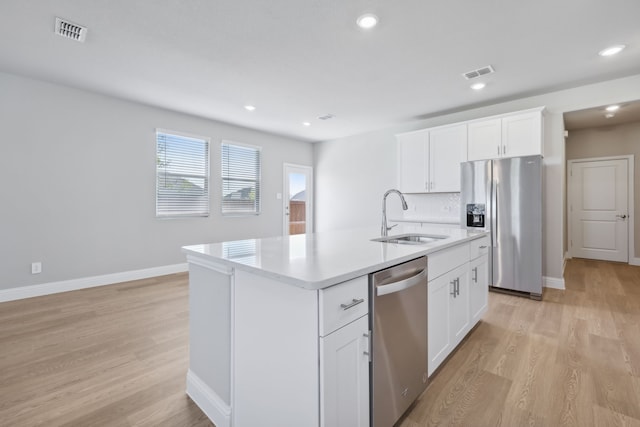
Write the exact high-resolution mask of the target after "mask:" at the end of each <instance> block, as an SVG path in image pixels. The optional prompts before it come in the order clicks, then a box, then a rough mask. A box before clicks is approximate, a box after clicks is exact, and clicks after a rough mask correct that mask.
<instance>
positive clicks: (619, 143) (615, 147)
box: [567, 122, 640, 258]
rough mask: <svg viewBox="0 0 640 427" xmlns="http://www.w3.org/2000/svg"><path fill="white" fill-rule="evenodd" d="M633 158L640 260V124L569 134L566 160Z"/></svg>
mask: <svg viewBox="0 0 640 427" xmlns="http://www.w3.org/2000/svg"><path fill="white" fill-rule="evenodd" d="M629 154H633V155H634V156H635V157H634V160H635V162H634V171H635V176H634V182H633V190H634V193H633V194H634V210H635V213H636V214H635V218H634V219H633V220H634V234H635V236H634V246H635V252H636V253H635V254H629V257H636V258H637V257H638V255H637V254H638V249H639V248H640V218H639V217H638V213H640V122H634V123H627V124H622V125H617V126H606V127H599V128H593V129H580V130H575V131H570V132H569V137H568V138H567V160H574V159H588V158H592V157H610V156H620V155H629Z"/></svg>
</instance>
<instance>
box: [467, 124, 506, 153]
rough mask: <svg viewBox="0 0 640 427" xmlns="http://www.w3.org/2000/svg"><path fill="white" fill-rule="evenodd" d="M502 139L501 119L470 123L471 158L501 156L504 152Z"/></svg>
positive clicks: (468, 145) (468, 147) (469, 146)
mask: <svg viewBox="0 0 640 427" xmlns="http://www.w3.org/2000/svg"><path fill="white" fill-rule="evenodd" d="M501 141H502V122H501V119H490V120H482V121H478V122H471V123H469V125H468V141H467V152H468V157H469V160H485V159H495V158H498V157H500V156H501V153H502V146H501Z"/></svg>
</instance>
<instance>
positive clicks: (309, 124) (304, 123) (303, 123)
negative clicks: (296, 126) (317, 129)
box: [302, 122, 311, 126]
mask: <svg viewBox="0 0 640 427" xmlns="http://www.w3.org/2000/svg"><path fill="white" fill-rule="evenodd" d="M302 126H311V123H309V122H302Z"/></svg>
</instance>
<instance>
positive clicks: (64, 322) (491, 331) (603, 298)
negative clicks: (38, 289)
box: [0, 259, 640, 427]
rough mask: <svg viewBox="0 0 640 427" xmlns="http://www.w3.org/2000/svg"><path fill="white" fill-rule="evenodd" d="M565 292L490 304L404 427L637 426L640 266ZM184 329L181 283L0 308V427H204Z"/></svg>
mask: <svg viewBox="0 0 640 427" xmlns="http://www.w3.org/2000/svg"><path fill="white" fill-rule="evenodd" d="M565 281H566V287H567V290H566V291H557V290H552V289H549V290H546V291H545V293H544V298H543V301H542V302H536V301H531V300H528V299H525V298H519V297H513V296H508V295H502V294H495V293H491V294H490V307H489V311H488V313H487V315H486V316H485V318H484V320H483V321H482V322H481V323H480V324H479V326H478V327H477V328H476V329H475V330H474V331H473V332H472V333H471V335H470V336H469V337H468V339H466V340H465V341H464V342H463V343H462V345H461V347H460V348H459V349H458V351H457V352H456V353H455V354H454V355H453V356H452V357H451V358H450V360H449V361H448V362H447V363H446V365H445V366H444V367H443V369H442V370H441V371H440V372H439V373H438V374H437V375H436V377H435V379H434V380H433V381H432V383H431V385H430V386H429V388H428V389H427V391H426V393H425V394H423V396H422V397H421V398H420V400H419V401H418V402H417V404H416V405H415V407H414V408H413V410H412V411H411V412H410V413H409V414H408V415H407V416H406V417H405V419H404V420H403V421H402V423H401V426H402V427H416V426H436V425H447V426H449V425H451V426H454V425H457V426H474V427H475V426H506V427H511V426H563V425H566V426H580V427H582V426H634V427H640V267H630V266H627V265H622V264H615V263H606V262H597V261H586V260H577V259H574V260H571V261H570V262H569V263H568V265H567V269H566V273H565ZM187 318H188V307H187V276H186V274H177V275H170V276H165V277H162V278H157V279H148V280H140V281H135V282H127V283H122V284H118V285H111V286H105V287H100V288H93V289H86V290H82V291H75V292H68V293H64V294H57V295H51V296H46V297H39V298H31V299H27V300H21V301H14V302H9V303H2V304H0V426H3V427H4V426H16V427H18V426H29V427H30V426H36V425H46V426H61V425H64V426H134V425H135V426H176V427H183V426H184V427H188V426H213V424H211V423H210V422H209V421H208V419H207V418H206V417H205V416H204V415H203V414H202V412H201V411H200V410H199V409H198V408H197V407H196V406H195V404H193V402H191V401H190V400H189V398H188V397H186V395H185V393H184V389H185V376H186V371H187V364H188V361H187V359H188V330H187V329H188V328H187ZM282 425H286V420H283V424H282Z"/></svg>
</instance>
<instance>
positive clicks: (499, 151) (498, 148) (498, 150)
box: [498, 145, 500, 156]
mask: <svg viewBox="0 0 640 427" xmlns="http://www.w3.org/2000/svg"><path fill="white" fill-rule="evenodd" d="M499 155H500V146H499V145H498V156H499Z"/></svg>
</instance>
